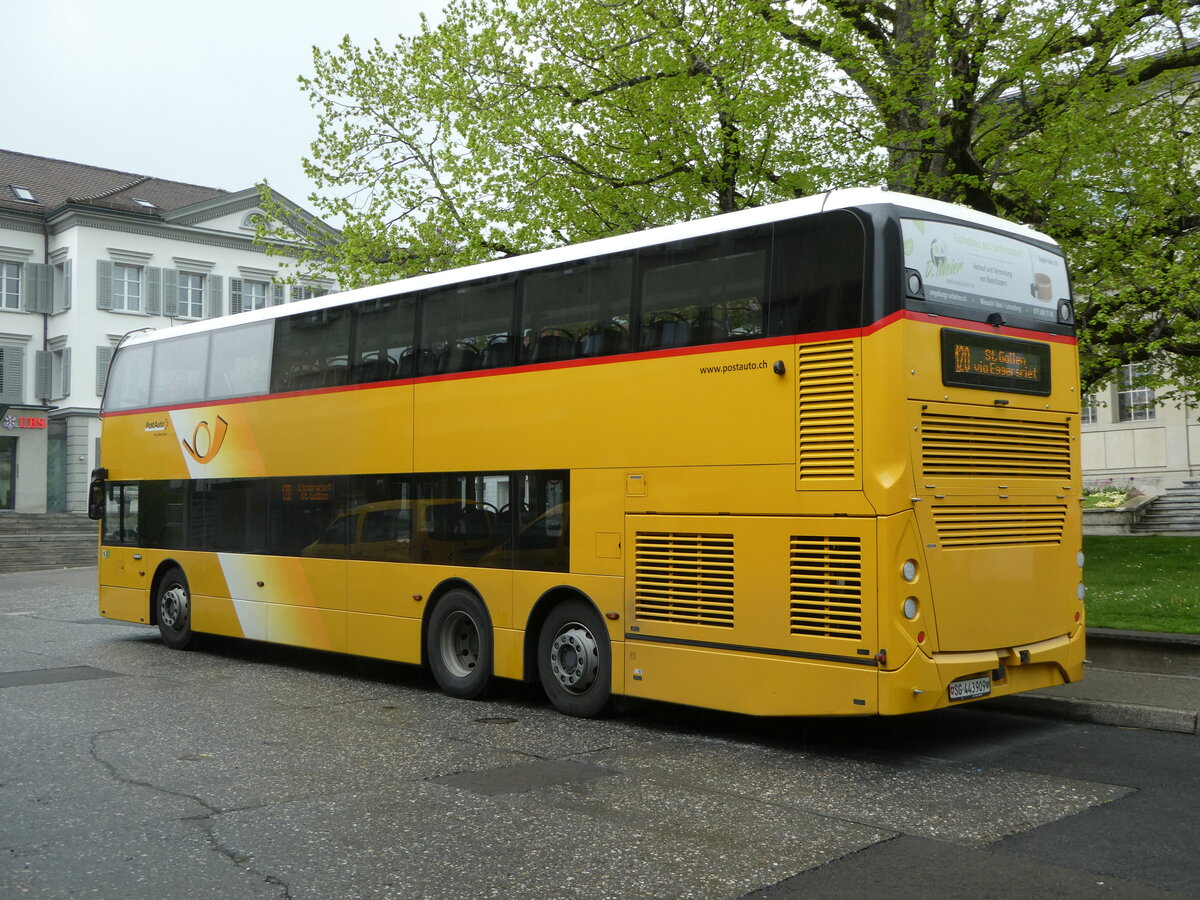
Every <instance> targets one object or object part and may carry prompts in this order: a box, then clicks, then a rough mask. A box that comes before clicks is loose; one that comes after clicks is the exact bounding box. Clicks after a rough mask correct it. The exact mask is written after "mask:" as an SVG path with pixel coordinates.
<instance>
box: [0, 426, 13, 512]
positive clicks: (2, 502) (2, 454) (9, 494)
mask: <svg viewBox="0 0 1200 900" xmlns="http://www.w3.org/2000/svg"><path fill="white" fill-rule="evenodd" d="M16 488H17V439H16V438H15V437H0V509H12V508H13V506H14V505H15V503H16V493H17V490H16Z"/></svg>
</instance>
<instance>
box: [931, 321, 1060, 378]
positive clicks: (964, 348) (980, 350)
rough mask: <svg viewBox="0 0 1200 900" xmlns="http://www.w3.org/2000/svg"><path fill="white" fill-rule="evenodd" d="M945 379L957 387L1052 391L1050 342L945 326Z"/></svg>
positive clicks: (943, 333)
mask: <svg viewBox="0 0 1200 900" xmlns="http://www.w3.org/2000/svg"><path fill="white" fill-rule="evenodd" d="M942 383H943V384H945V385H950V386H954V387H971V388H983V389H985V390H995V391H1013V392H1015V393H1021V394H1042V395H1045V394H1049V393H1050V346H1049V344H1041V343H1037V342H1036V341H1018V340H1014V339H1012V338H1006V337H999V336H992V335H988V334H979V333H978V332H974V331H954V330H952V329H949V328H945V329H943V330H942Z"/></svg>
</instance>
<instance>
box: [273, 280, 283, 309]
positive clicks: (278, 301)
mask: <svg viewBox="0 0 1200 900" xmlns="http://www.w3.org/2000/svg"><path fill="white" fill-rule="evenodd" d="M283 293H284V291H283V285H282V284H273V285H271V305H272V306H282V305H283Z"/></svg>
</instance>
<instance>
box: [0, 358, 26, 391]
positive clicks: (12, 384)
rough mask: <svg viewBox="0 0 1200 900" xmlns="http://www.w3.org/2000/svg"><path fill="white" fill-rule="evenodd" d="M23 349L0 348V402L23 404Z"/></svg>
mask: <svg viewBox="0 0 1200 900" xmlns="http://www.w3.org/2000/svg"><path fill="white" fill-rule="evenodd" d="M24 379H25V348H24V347H0V400H3V401H5V402H6V403H24V402H25V381H24Z"/></svg>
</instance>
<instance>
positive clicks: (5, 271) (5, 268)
mask: <svg viewBox="0 0 1200 900" xmlns="http://www.w3.org/2000/svg"><path fill="white" fill-rule="evenodd" d="M20 308H21V266H20V264H19V263H6V262H0V309H20Z"/></svg>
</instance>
